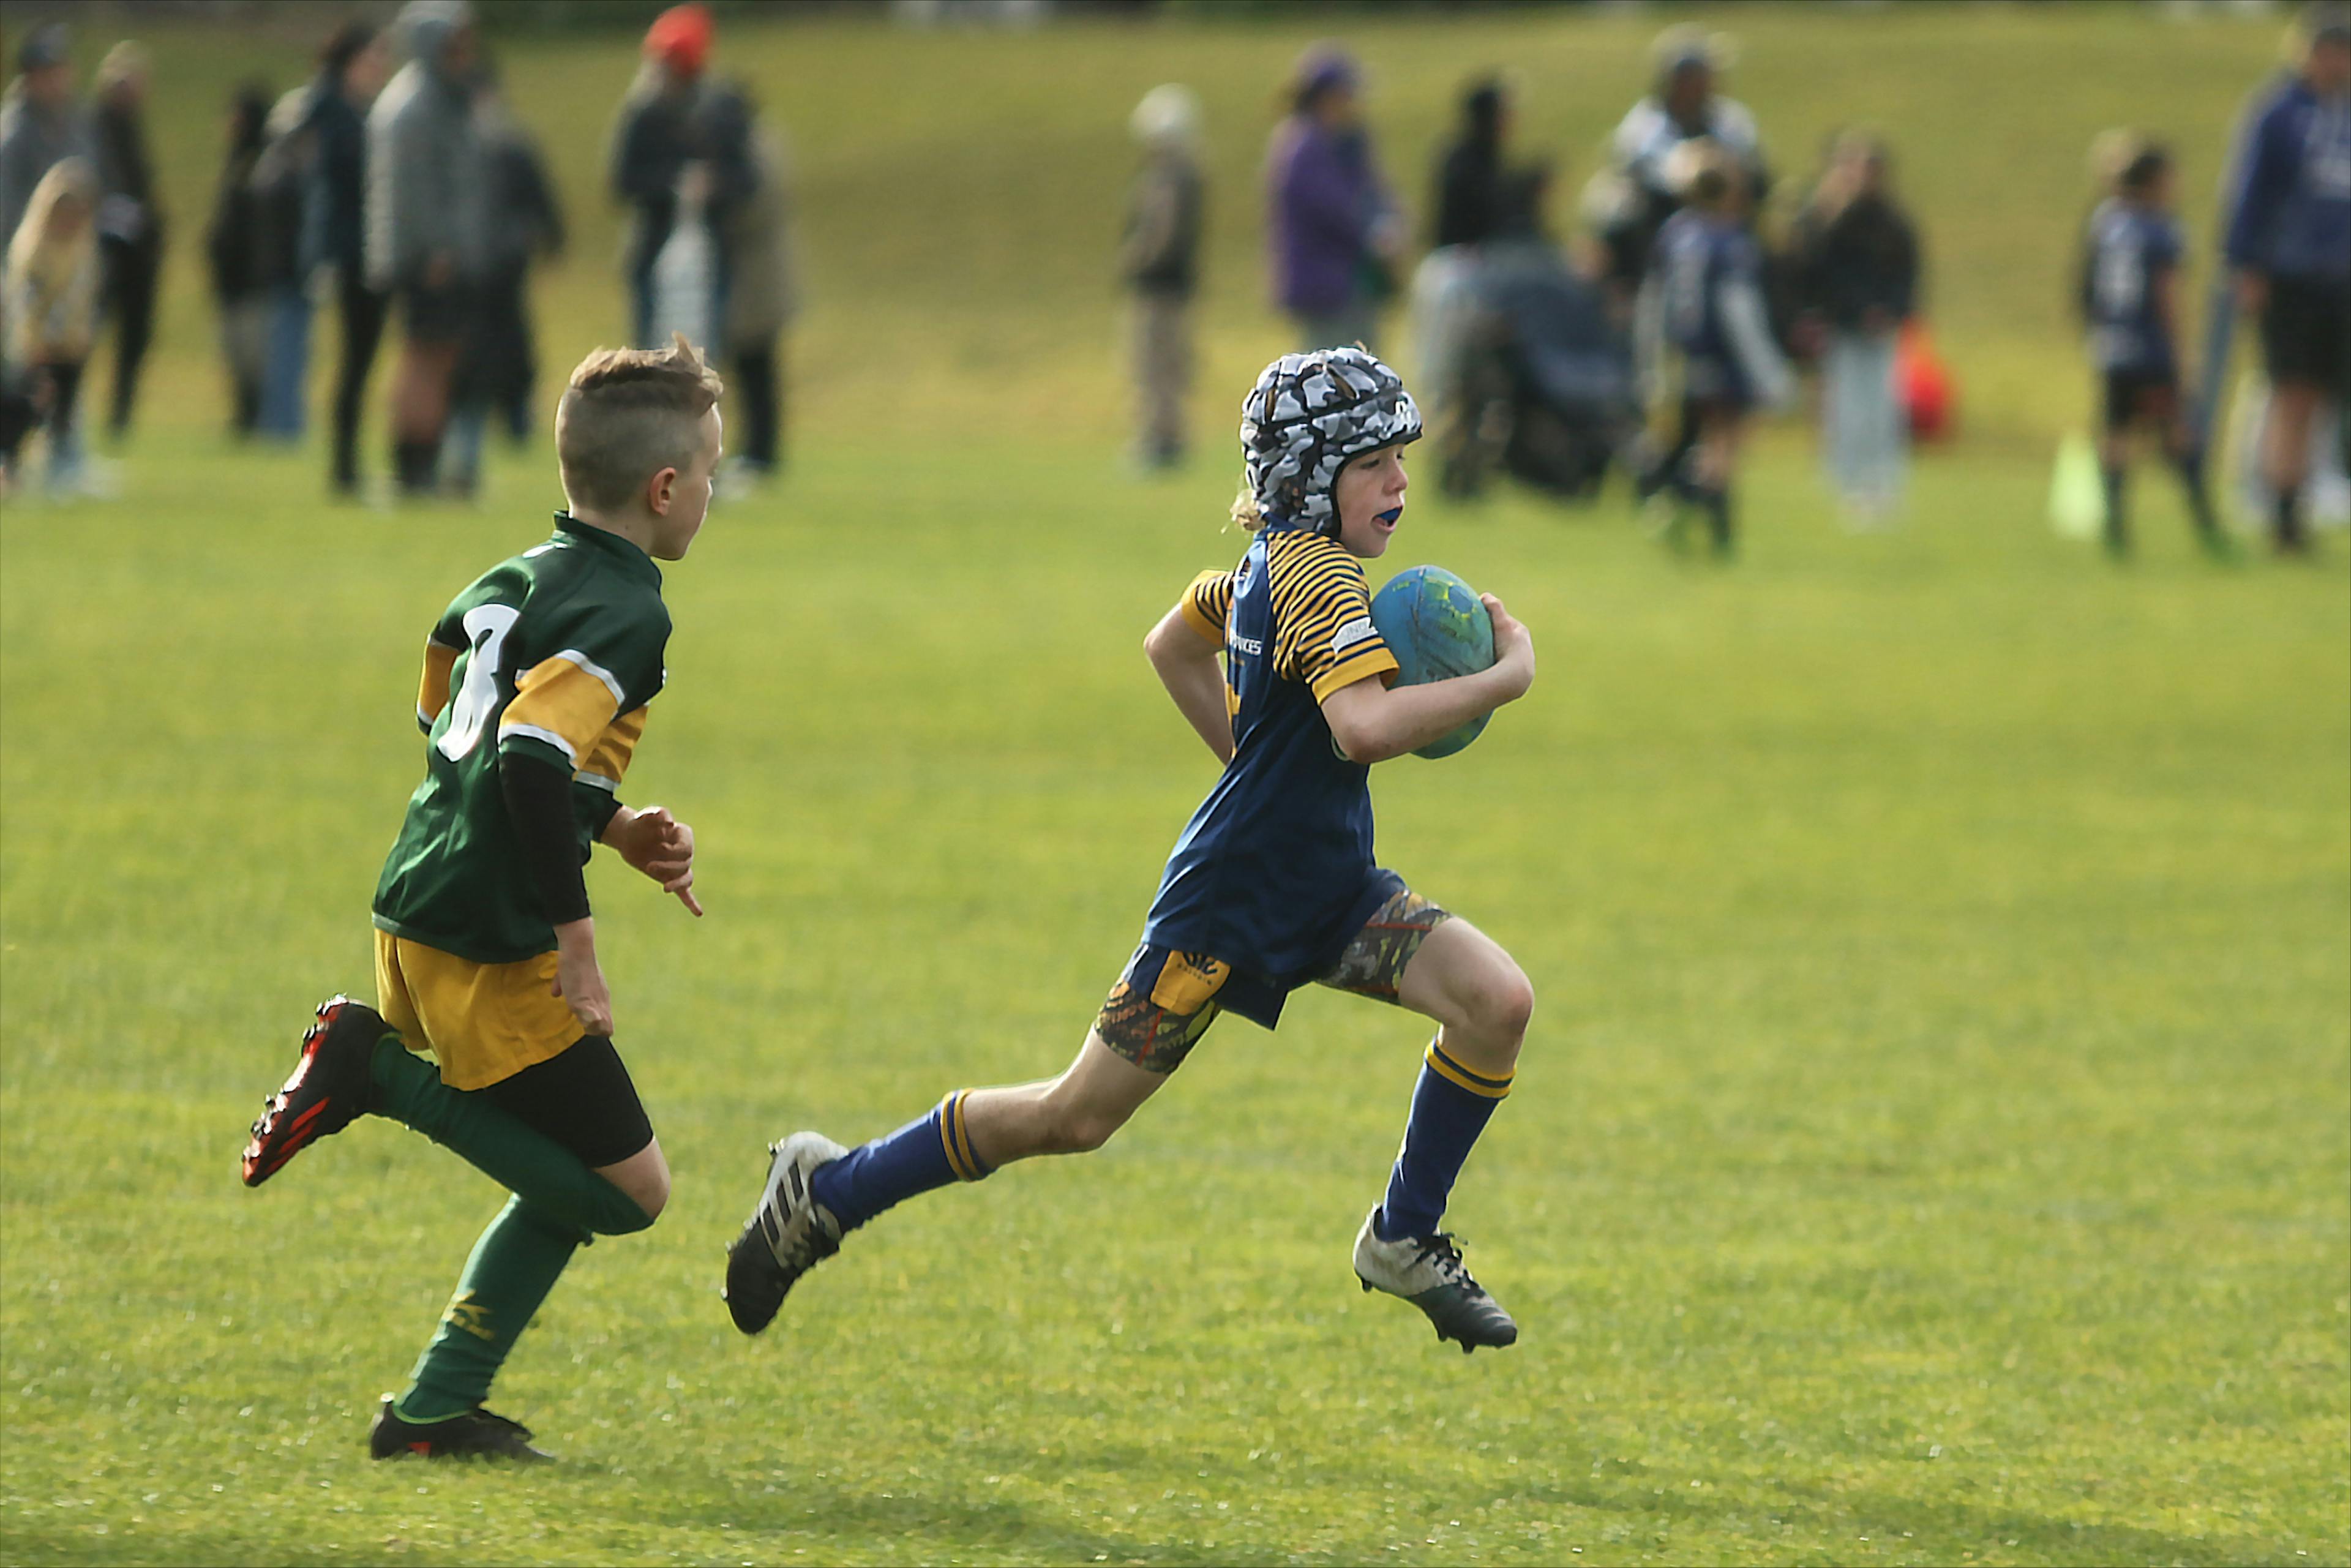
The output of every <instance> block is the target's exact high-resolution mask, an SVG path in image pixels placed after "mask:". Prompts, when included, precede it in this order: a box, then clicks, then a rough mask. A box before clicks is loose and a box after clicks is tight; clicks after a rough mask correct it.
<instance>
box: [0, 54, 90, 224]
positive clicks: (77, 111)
mask: <svg viewBox="0 0 2351 1568" xmlns="http://www.w3.org/2000/svg"><path fill="white" fill-rule="evenodd" d="M72 43H73V37H72V35H71V34H70V33H68V31H67V30H66V25H65V24H64V23H62V22H50V23H48V24H47V25H45V26H39V27H36V28H34V29H33V30H32V31H31V32H30V33H28V34H26V37H25V42H24V44H23V46H22V47H19V48H18V49H17V51H16V80H14V81H12V82H10V83H9V84H8V90H7V92H6V93H5V95H0V250H5V246H7V244H8V242H9V241H10V240H11V239H13V238H15V237H16V225H17V224H18V222H20V221H21V220H22V219H23V217H24V215H25V208H26V204H28V203H29V202H31V200H32V199H33V187H34V186H36V185H37V184H39V183H41V176H42V175H44V174H46V173H47V172H49V170H50V169H51V167H53V166H54V165H55V164H56V163H57V162H58V161H59V160H61V159H65V158H88V157H90V156H91V155H92V153H93V152H94V151H95V150H94V149H93V148H92V146H91V145H90V140H89V124H88V122H87V121H86V120H84V119H83V118H82V112H81V106H80V105H79V104H78V103H77V102H75V101H74V89H73V60H72V54H71V49H72Z"/></svg>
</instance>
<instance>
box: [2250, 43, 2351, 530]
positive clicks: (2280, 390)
mask: <svg viewBox="0 0 2351 1568" xmlns="http://www.w3.org/2000/svg"><path fill="white" fill-rule="evenodd" d="M2296 45H2297V58H2296V62H2295V68H2294V69H2293V70H2292V71H2291V72H2289V73H2287V74H2286V75H2284V76H2283V78H2281V79H2279V80H2278V81H2277V82H2276V83H2274V84H2273V86H2272V87H2271V88H2270V89H2268V90H2267V91H2266V92H2264V93H2263V94H2262V97H2261V99H2259V100H2258V101H2256V102H2255V103H2254V105H2253V106H2252V110H2250V111H2249V113H2248V114H2247V116H2246V120H2245V123H2244V125H2243V127H2242V129H2241V131H2240V133H2239V137H2238V147H2237V156H2236V169H2235V172H2234V174H2233V176H2232V178H2231V183H2230V191H2229V195H2228V203H2227V209H2226V211H2227V226H2228V238H2227V241H2226V246H2225V249H2226V255H2227V258H2228V263H2229V266H2230V267H2231V269H2232V270H2233V271H2234V273H2235V278H2236V292H2237V302H2238V308H2240V309H2241V310H2242V311H2243V312H2244V313H2246V314H2247V315H2250V316H2255V317H2258V318H2259V319H2260V321H2261V329H2262V358H2263V359H2264V361H2266V362H2267V365H2268V369H2269V377H2270V385H2271V393H2270V407H2269V415H2268V418H2267V420H2266V421H2265V422H2264V424H2263V427H2262V470H2263V474H2264V477H2266V479H2267V480H2268V482H2269V488H2270V491H2271V493H2272V495H2273V497H2274V500H2273V510H2272V514H2271V519H2270V529H2271V538H2272V541H2273V543H2274V545H2275V546H2276V548H2277V549H2278V550H2279V551H2280V552H2281V553H2283V554H2300V553H2302V552H2304V551H2306V550H2307V549H2309V548H2310V538H2309V534H2308V532H2307V529H2306V528H2305V526H2304V517H2303V486H2304V481H2305V480H2306V479H2307V478H2308V476H2309V474H2310V454H2311V432H2312V426H2313V424H2314V423H2315V421H2316V419H2317V416H2318V411H2319V407H2320V405H2321V404H2322V403H2323V402H2327V401H2328V400H2332V401H2333V402H2334V405H2335V413H2336V417H2337V418H2338V420H2342V421H2345V422H2346V424H2345V430H2346V436H2347V437H2351V291H2346V289H2345V287H2344V283H2343V279H2344V269H2345V263H2346V257H2351V6H2346V5H2341V4H2337V3H2329V4H2325V5H2312V6H2309V7H2308V8H2306V9H2305V10H2304V13H2303V16H2302V19H2301V22H2300V24H2299V26H2298V27H2297V37H2296ZM2345 447H2346V450H2351V439H2346V443H2345Z"/></svg>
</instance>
